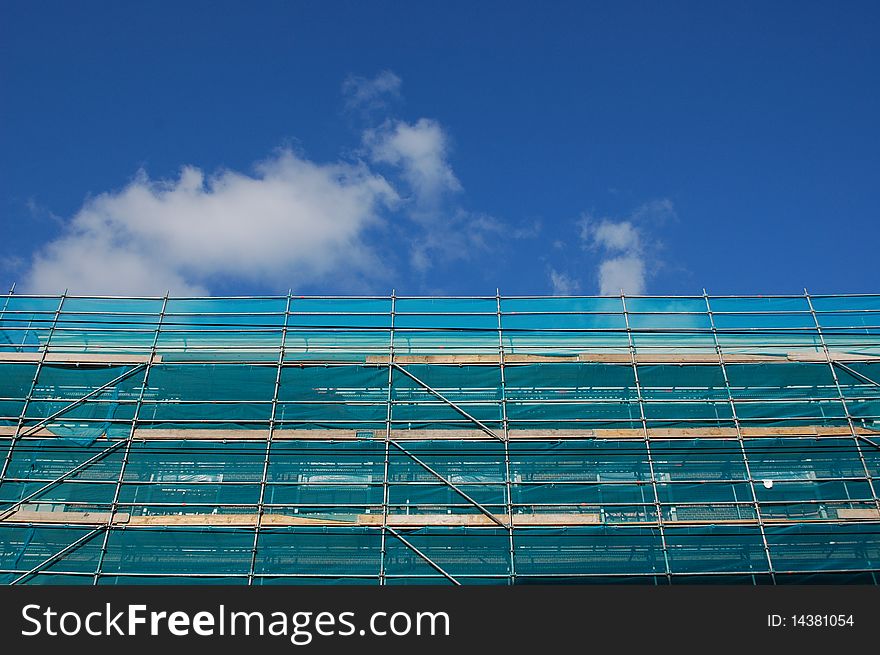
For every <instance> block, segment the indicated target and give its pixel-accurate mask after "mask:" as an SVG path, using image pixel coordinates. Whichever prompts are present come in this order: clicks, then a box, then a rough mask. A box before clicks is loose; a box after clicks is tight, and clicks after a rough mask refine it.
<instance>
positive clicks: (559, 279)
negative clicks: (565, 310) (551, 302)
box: [550, 268, 581, 296]
mask: <svg viewBox="0 0 880 655" xmlns="http://www.w3.org/2000/svg"><path fill="white" fill-rule="evenodd" d="M550 284H551V285H552V286H553V295H554V296H571V295H574V294H576V293H577V292H578V291H580V288H581V284H580V282H578V280H576V279H574V278H573V277H571V276H570V275H566V274H565V273H560V272H559V271H557V270H556V269H553V268H551V269H550Z"/></svg>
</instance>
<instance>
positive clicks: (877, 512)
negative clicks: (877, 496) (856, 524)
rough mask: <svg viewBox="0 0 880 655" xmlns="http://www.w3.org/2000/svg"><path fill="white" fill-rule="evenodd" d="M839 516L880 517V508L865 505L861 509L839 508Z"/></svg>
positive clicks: (849, 518)
mask: <svg viewBox="0 0 880 655" xmlns="http://www.w3.org/2000/svg"><path fill="white" fill-rule="evenodd" d="M837 517H838V518H841V519H848V520H854V519H873V520H875V521H876V520H877V519H880V509H877V508H876V507H865V508H859V509H839V510H837Z"/></svg>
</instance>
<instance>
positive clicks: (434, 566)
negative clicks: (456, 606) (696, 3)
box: [13, 525, 461, 587]
mask: <svg viewBox="0 0 880 655" xmlns="http://www.w3.org/2000/svg"><path fill="white" fill-rule="evenodd" d="M385 529H386V530H387V531H388V532H390V533H391V534H392V535H394V536H395V537H397V539H399V540H400V541H401V543H403V545H404V546H406V547H407V548H409V549H410V550H411V551H412V552H414V553H415V554H416V555H418V556H419V557H421V558H422V559H423V560H425V562H427V563H428V565H429V566H430V567H431V568H432V569H434V570H435V571H438V572H439V573H441V574H442V575H443V577H445V578H446V579H447V580H449V581H450V582H451V583H452V584H454V585H457V586H459V587H460V586H461V583H460V582H459V581H458V580H456V579H455V578H453V577H452V576H451V575H449V574H448V573H447V572H446V571H445V570H443V568H442V567H441V566H440V565H439V564H437V563H436V562H435V561H434V560H432V559H431V558H430V557H428V556H427V555H425V553H423V552H422V551H420V550H419V549H418V548H416V547H415V546H414V545H413V544H412V543H411V542H410V541H408V540H407V539H404V538H403V535H401V534H400V533H399V532H397V530H394V529H393V528H390V527H388V526H387V525H386V526H385ZM13 584H14V583H13Z"/></svg>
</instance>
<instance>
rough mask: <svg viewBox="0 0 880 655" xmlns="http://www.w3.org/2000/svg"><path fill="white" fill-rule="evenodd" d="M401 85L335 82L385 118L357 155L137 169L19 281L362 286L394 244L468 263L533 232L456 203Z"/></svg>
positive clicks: (85, 289) (50, 288) (444, 158)
mask: <svg viewBox="0 0 880 655" xmlns="http://www.w3.org/2000/svg"><path fill="white" fill-rule="evenodd" d="M400 87H401V80H400V78H399V77H398V76H397V75H395V74H394V73H393V72H391V71H383V72H381V73H379V74H378V75H377V76H376V77H373V78H363V77H349V78H348V79H347V80H346V81H345V83H344V84H343V93H344V95H345V98H346V106H347V108H348V109H357V110H359V111H360V110H362V111H363V112H364V113H365V115H366V114H369V113H370V112H372V111H373V110H382V112H383V113H385V114H386V117H383V118H382V119H380V120H379V121H374V122H373V123H372V124H373V125H374V127H371V128H367V129H366V130H364V132H363V133H362V135H361V139H360V146H361V147H360V150H359V151H358V152H356V153H355V156H359V157H361V158H362V160H359V161H357V162H356V163H347V162H344V161H338V162H332V163H327V164H321V163H317V162H314V161H310V160H308V159H306V158H304V157H302V156H301V155H298V154H296V153H294V152H292V151H290V150H281V151H279V152H278V153H276V154H275V155H273V156H272V157H270V158H268V159H267V160H266V161H264V162H262V163H260V164H259V165H257V166H256V167H255V170H254V172H253V173H251V174H245V173H241V172H237V171H232V170H224V171H220V172H218V173H215V174H213V175H206V174H205V173H204V172H203V171H201V170H200V169H198V168H195V167H192V166H186V167H184V168H183V169H182V171H181V173H180V175H179V177H177V178H176V179H171V180H156V179H151V178H150V177H149V176H148V175H147V174H146V173H144V172H140V173H138V174H137V175H136V176H135V178H134V179H133V180H132V181H131V182H130V183H129V184H128V185H127V186H125V187H124V188H123V189H121V190H117V191H112V192H108V193H102V194H100V195H97V196H95V197H92V198H90V199H88V200H86V202H85V203H84V204H83V206H82V207H81V208H80V209H79V211H78V212H77V213H76V214H75V215H74V216H73V217H71V218H70V219H68V220H65V221H62V226H61V232H60V235H59V236H58V238H56V239H55V240H54V241H52V242H50V243H48V244H46V245H44V246H43V247H41V248H40V249H39V250H38V251H37V252H36V253H35V254H34V256H33V260H32V262H30V269H29V270H28V272H27V273H26V274H25V276H24V280H23V282H24V285H23V286H24V287H25V288H26V290H27V291H31V292H46V293H58V292H59V291H60V290H63V289H65V288H67V289H69V290H70V292H71V293H100V294H121V295H125V294H149V295H153V294H162V293H164V292H165V291H166V290H169V291H171V292H172V293H174V294H200V295H201V294H208V293H210V292H211V291H212V290H216V289H217V288H218V285H222V284H229V283H239V284H241V283H261V284H263V285H264V286H274V287H276V288H278V289H282V290H283V289H287V288H289V287H293V288H301V287H303V286H306V285H309V284H314V283H317V282H321V281H325V280H327V279H328V278H330V276H333V277H334V280H335V281H336V282H337V283H339V281H340V280H341V281H342V282H344V283H345V284H346V285H347V286H349V287H350V286H352V284H355V283H357V284H359V285H361V286H366V287H368V286H369V285H370V283H371V282H375V281H376V280H378V279H382V278H387V277H388V276H389V275H391V274H393V271H392V269H393V268H395V267H396V266H397V265H398V264H399V262H400V257H399V253H401V252H405V253H407V258H408V266H409V267H410V268H411V269H412V270H414V271H415V272H416V273H419V274H425V273H427V272H428V271H429V270H430V269H431V268H432V267H434V266H435V265H437V264H441V263H447V264H448V263H449V262H453V261H463V260H468V259H475V258H476V257H478V256H479V255H481V254H483V253H484V252H485V251H488V250H489V249H490V247H492V246H494V245H496V244H497V242H498V241H499V240H502V239H527V238H532V237H534V236H535V235H536V234H537V233H538V231H539V230H540V224H539V223H537V222H535V223H534V225H530V226H526V227H521V228H519V229H513V228H509V227H508V226H506V225H505V224H503V223H502V222H501V221H499V220H497V219H495V218H493V217H491V216H488V215H485V214H482V213H479V212H473V211H470V210H468V209H466V208H464V207H463V206H462V204H461V202H460V196H459V195H458V194H459V192H461V191H462V185H461V183H460V182H459V180H458V178H457V177H456V175H455V173H454V171H453V169H452V166H451V164H450V163H449V150H450V148H449V142H450V139H449V137H448V135H447V133H446V131H445V130H444V128H443V126H442V125H441V124H440V123H438V122H437V121H435V120H432V119H428V118H421V119H418V120H416V121H415V122H407V121H403V120H400V119H396V118H388V117H387V111H385V110H386V107H387V102H388V100H390V99H393V98H395V97H398V96H399V94H400ZM379 231H381V238H376V236H379V235H378V234H377V232H379Z"/></svg>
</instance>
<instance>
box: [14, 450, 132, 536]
mask: <svg viewBox="0 0 880 655" xmlns="http://www.w3.org/2000/svg"><path fill="white" fill-rule="evenodd" d="M125 443H126V442H125V440H121V441H117V442H116V443H114V444H113V445H112V446H110V447H109V448H105V449H104V450H102V451H101V452H100V453H97V454H96V455H94V456H93V457H90V458H89V459H87V460H86V461H84V462H83V463H82V464H77V465H76V466H75V467H73V468H72V469H70V470H69V471H66V472H64V473H62V474H61V475H60V476H59V477H57V478H55V479H54V480H52V481H51V482H47V483H46V484H44V485H43V486H42V487H40V488H39V489H37V490H36V491H34V492H33V493H30V494H28V495H27V496H25V497H24V498H22V499H21V500H17V501H15V504H13V505H12V507H9V508H8V509H6V510H4V511H3V513H2V514H0V521H5V520H6V519H7V518H8V517H9V516H10V515H11V514H12V513H13V512H15V510H16V509H18V508H19V507H21V506H22V505H24V504H25V503H26V502H28V501H30V500H32V499H34V498H36V497H37V496H39V495H41V494H43V493H45V492H46V491H48V490H49V489H51V488H52V487H54V486H55V485H57V484H60V483H62V482H64V481H65V480H66V479H67V478H69V477H70V476H71V475H76V474H77V473H79V472H80V471H82V470H83V469H85V468H88V467H89V466H91V465H92V464H94V463H95V462H97V461H99V460H102V459H104V458H105V457H107V455H109V454H110V453H112V452H113V451H115V450H117V449H118V448H120V447H121V446H124V445H125Z"/></svg>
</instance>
